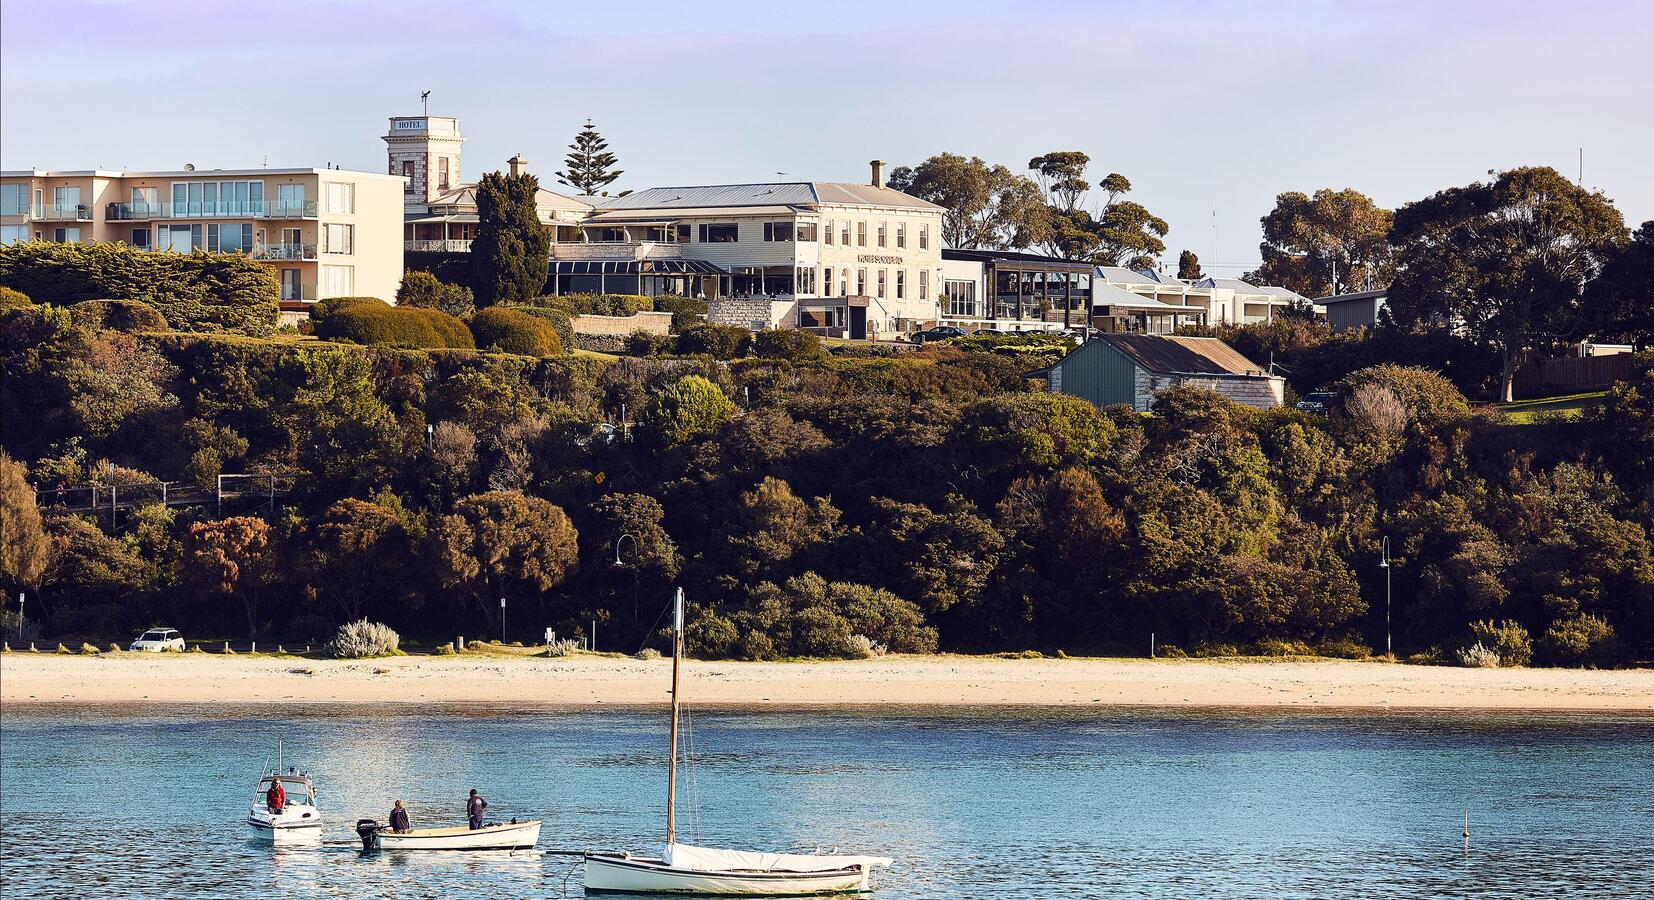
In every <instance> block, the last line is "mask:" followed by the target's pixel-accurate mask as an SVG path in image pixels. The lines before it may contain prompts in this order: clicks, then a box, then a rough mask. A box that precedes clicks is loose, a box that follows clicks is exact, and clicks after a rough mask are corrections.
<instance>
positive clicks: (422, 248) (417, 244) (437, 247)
mask: <svg viewBox="0 0 1654 900" xmlns="http://www.w3.org/2000/svg"><path fill="white" fill-rule="evenodd" d="M402 249H403V250H405V251H409V252H414V253H470V252H471V242H470V241H403V242H402Z"/></svg>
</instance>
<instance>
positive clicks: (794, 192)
mask: <svg viewBox="0 0 1654 900" xmlns="http://www.w3.org/2000/svg"><path fill="white" fill-rule="evenodd" d="M596 202H597V204H598V207H599V209H604V210H619V209H705V208H707V207H747V206H777V205H779V206H818V205H820V204H823V203H833V204H851V205H859V206H900V207H911V208H915V209H936V210H939V209H941V207H940V206H937V205H936V204H934V203H927V202H925V201H924V200H920V199H919V198H917V197H912V196H909V195H907V194H904V193H902V192H901V191H896V190H891V189H890V188H882V187H873V186H872V185H870V184H843V183H838V182H814V181H779V182H773V183H767V184H711V185H686V186H681V187H657V188H646V189H644V190H641V191H635V192H633V193H630V194H627V195H625V196H623V197H603V198H599V199H597V200H596Z"/></svg>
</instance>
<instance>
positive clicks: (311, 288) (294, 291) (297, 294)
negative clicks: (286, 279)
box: [281, 284, 316, 303]
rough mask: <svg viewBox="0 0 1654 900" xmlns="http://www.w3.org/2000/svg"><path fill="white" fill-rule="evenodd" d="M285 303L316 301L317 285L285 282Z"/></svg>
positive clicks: (283, 288) (282, 287)
mask: <svg viewBox="0 0 1654 900" xmlns="http://www.w3.org/2000/svg"><path fill="white" fill-rule="evenodd" d="M281 299H282V302H283V303H315V302H316V286H315V285H313V284H284V285H282V286H281Z"/></svg>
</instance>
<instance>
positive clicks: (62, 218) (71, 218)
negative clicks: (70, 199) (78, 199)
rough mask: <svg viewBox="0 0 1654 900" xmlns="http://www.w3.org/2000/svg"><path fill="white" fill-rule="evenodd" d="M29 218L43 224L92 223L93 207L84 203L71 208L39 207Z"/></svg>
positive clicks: (70, 206)
mask: <svg viewBox="0 0 1654 900" xmlns="http://www.w3.org/2000/svg"><path fill="white" fill-rule="evenodd" d="M29 218H31V219H35V220H38V221H41V222H90V221H92V207H90V206H88V205H86V204H84V203H80V204H75V205H69V206H56V205H53V206H37V207H35V208H34V212H33V214H32V215H30V216H29Z"/></svg>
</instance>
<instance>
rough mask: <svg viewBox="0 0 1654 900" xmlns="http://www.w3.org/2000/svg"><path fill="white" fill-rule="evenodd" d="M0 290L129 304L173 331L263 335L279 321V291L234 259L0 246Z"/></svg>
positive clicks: (43, 299)
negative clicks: (146, 308)
mask: <svg viewBox="0 0 1654 900" xmlns="http://www.w3.org/2000/svg"><path fill="white" fill-rule="evenodd" d="M0 285H3V286H5V287H9V288H13V289H14V290H18V291H21V292H23V293H24V294H26V295H27V296H28V297H29V298H32V299H33V300H34V302H36V303H54V304H58V305H61V306H68V305H71V304H75V303H79V302H80V301H82V300H103V299H110V300H136V301H138V302H141V303H145V304H148V305H150V306H153V307H155V308H156V309H157V310H158V311H159V312H160V313H161V315H162V316H163V317H165V319H166V321H167V322H169V323H171V325H172V327H174V328H177V329H179V330H181V331H236V332H242V333H246V334H260V335H262V334H268V333H269V332H270V331H271V329H273V328H274V327H275V325H276V320H277V318H278V317H279V315H280V304H279V297H280V293H281V291H280V286H279V285H278V284H277V282H276V276H275V274H274V273H272V272H271V271H270V269H268V268H267V267H265V266H263V265H261V264H259V263H258V262H255V261H253V260H251V259H249V258H247V257H245V256H242V255H240V254H231V253H205V252H202V251H199V250H197V251H195V252H194V253H156V252H151V251H148V250H137V249H134V248H132V247H129V246H127V245H126V244H122V243H114V242H109V241H98V242H94V243H90V244H68V243H65V244H57V243H51V242H48V241H25V242H23V243H18V244H9V245H5V246H0Z"/></svg>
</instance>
